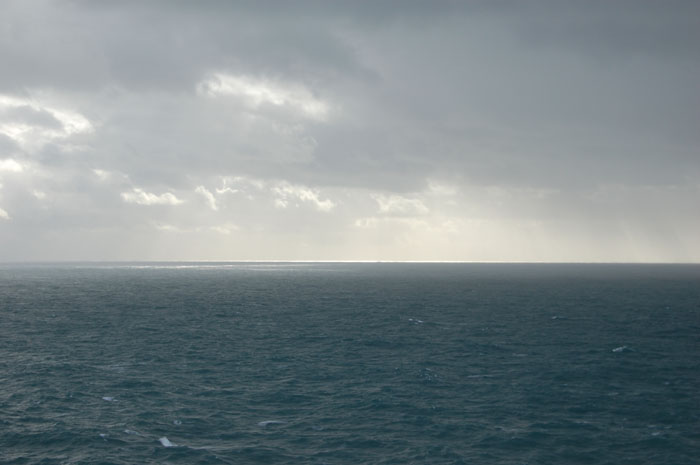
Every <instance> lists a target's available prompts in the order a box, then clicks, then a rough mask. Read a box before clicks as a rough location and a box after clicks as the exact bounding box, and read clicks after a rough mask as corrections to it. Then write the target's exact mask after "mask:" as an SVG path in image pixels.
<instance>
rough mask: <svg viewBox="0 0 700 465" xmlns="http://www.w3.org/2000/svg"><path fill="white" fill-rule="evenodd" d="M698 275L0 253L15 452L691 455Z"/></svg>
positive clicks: (0, 359) (566, 459)
mask: <svg viewBox="0 0 700 465" xmlns="http://www.w3.org/2000/svg"><path fill="white" fill-rule="evenodd" d="M698 457H700V266H695V265H685V266H683V265H675V266H674V265H566V264H552V265H545V264H381V263H378V264H357V263H355V264H349V263H345V264H344V263H337V264H330V263H221V264H212V263H207V264H192V263H181V264H173V263H161V264H157V263H150V264H138V263H137V264H70V265H51V264H46V265H38V264H35V265H2V266H0V463H3V464H97V463H101V464H145V463H162V464H247V463H275V464H276V463H280V464H295V463H299V464H356V463H357V464H360V463H363V464H364V463H367V464H404V463H405V464H423V463H425V464H467V463H470V464H471V463H474V464H615V465H621V464H643V463H649V464H691V463H699V460H700V459H699V458H698Z"/></svg>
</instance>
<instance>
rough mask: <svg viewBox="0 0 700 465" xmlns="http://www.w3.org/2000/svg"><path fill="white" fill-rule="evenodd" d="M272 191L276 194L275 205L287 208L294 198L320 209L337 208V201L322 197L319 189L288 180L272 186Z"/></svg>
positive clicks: (325, 210) (327, 210) (322, 210)
mask: <svg viewBox="0 0 700 465" xmlns="http://www.w3.org/2000/svg"><path fill="white" fill-rule="evenodd" d="M272 192H273V193H274V194H275V196H276V198H275V206H276V207H279V208H287V207H288V206H289V205H290V204H291V202H293V201H294V200H300V201H302V202H305V203H309V204H311V205H313V206H314V207H315V208H316V209H317V210H318V211H321V212H330V211H331V210H333V209H334V208H335V206H336V205H335V203H334V202H333V201H332V200H330V199H323V200H322V199H321V198H320V197H319V195H320V194H319V193H318V191H316V190H314V189H310V188H308V187H306V186H300V185H293V184H289V183H287V182H281V183H279V184H278V185H276V186H274V187H272Z"/></svg>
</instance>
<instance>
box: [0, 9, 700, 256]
mask: <svg viewBox="0 0 700 465" xmlns="http://www.w3.org/2000/svg"><path fill="white" fill-rule="evenodd" d="M120 259H121V260H153V259H162V260H178V259H180V260H182V259H185V260H196V259H200V260H235V259H287V260H293V259H302V260H319V259H320V260H333V259H337V260H469V261H471V260H474V261H491V260H496V261H504V260H505V261H668V262H673V261H700V2H698V1H686V2H682V1H663V2H662V1H641V0H630V1H615V0H605V1H589V0H580V1H575V2H574V1H560V0H553V1H515V0H514V1H511V2H501V1H477V2H470V1H466V0H465V1H404V0H401V1H399V0H396V1H354V2H349V1H348V2H329V1H322V0H319V1H281V0H280V1H276V2H272V1H247V2H242V1H240V2H236V1H223V0H222V1H194V0H193V1H190V2H185V1H165V0H163V1H116V0H115V1H34V0H17V1H2V2H0V260H120Z"/></svg>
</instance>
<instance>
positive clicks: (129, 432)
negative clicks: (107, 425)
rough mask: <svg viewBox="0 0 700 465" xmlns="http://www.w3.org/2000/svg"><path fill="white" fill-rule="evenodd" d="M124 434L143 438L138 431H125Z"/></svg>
mask: <svg viewBox="0 0 700 465" xmlns="http://www.w3.org/2000/svg"><path fill="white" fill-rule="evenodd" d="M124 432H125V433H126V434H135V435H137V436H141V433H139V432H138V431H134V430H133V429H125V430H124Z"/></svg>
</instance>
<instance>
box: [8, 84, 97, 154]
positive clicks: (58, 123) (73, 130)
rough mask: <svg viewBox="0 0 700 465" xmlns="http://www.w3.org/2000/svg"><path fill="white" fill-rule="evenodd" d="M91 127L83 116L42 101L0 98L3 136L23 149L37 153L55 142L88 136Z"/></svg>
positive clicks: (11, 97)
mask: <svg viewBox="0 0 700 465" xmlns="http://www.w3.org/2000/svg"><path fill="white" fill-rule="evenodd" d="M92 130H93V127H92V124H91V123H90V121H88V120H87V118H85V117H84V116H83V115H81V114H80V113H77V112H75V111H71V110H69V109H66V108H58V107H55V106H51V105H50V104H47V103H44V102H42V101H41V100H40V99H31V98H21V97H14V96H11V95H2V94H0V134H4V135H6V136H7V137H9V138H10V139H12V140H13V141H15V142H17V143H18V144H19V145H20V146H21V147H25V148H28V149H37V148H39V147H41V146H42V145H44V144H46V143H49V142H51V141H53V140H61V139H66V138H68V137H70V136H72V135H75V134H81V133H89V132H91V131H92Z"/></svg>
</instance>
